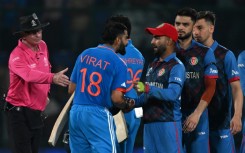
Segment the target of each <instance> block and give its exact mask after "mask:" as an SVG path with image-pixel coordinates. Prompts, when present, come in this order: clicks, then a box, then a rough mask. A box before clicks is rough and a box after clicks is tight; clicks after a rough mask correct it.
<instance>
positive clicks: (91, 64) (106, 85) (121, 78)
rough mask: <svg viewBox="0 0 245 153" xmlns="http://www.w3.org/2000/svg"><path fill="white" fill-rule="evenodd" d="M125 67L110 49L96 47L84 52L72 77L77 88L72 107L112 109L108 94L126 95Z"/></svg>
mask: <svg viewBox="0 0 245 153" xmlns="http://www.w3.org/2000/svg"><path fill="white" fill-rule="evenodd" d="M126 77H127V67H126V64H125V63H124V62H123V60H122V59H120V58H119V57H118V55H117V54H116V53H115V52H114V50H113V48H110V47H108V46H106V45H99V46H98V47H95V48H89V49H87V50H85V51H83V52H82V53H81V54H80V55H79V56H78V58H77V61H76V64H75V67H74V69H73V72H72V75H71V82H73V83H75V84H76V90H75V95H74V100H73V104H78V105H99V106H102V107H107V108H111V107H112V101H111V93H112V91H113V90H116V89H120V88H121V89H120V90H122V91H126V80H127V79H126Z"/></svg>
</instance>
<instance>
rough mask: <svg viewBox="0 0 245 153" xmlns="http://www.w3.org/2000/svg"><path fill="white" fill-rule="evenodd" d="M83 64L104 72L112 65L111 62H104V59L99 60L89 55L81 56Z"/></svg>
mask: <svg viewBox="0 0 245 153" xmlns="http://www.w3.org/2000/svg"><path fill="white" fill-rule="evenodd" d="M122 61H123V60H122ZM81 63H86V64H88V65H92V66H94V67H99V68H100V69H102V70H105V69H106V68H107V66H108V65H110V62H107V61H104V60H102V59H97V58H96V57H93V56H89V55H85V56H81Z"/></svg>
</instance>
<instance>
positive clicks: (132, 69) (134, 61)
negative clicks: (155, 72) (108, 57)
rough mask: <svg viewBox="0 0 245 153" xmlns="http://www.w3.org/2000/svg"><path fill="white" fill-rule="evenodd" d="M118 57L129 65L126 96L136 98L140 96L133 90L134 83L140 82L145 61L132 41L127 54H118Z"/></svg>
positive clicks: (129, 42)
mask: <svg viewBox="0 0 245 153" xmlns="http://www.w3.org/2000/svg"><path fill="white" fill-rule="evenodd" d="M118 56H119V57H120V58H121V59H123V61H124V62H125V63H126V64H127V68H128V69H127V70H128V73H127V82H126V84H127V90H126V96H127V97H130V98H136V97H137V96H138V95H137V92H136V90H135V89H134V88H133V86H134V85H133V81H139V80H140V78H141V74H142V71H143V67H144V63H145V59H144V57H143V56H142V54H141V53H140V52H139V50H138V49H137V48H135V47H134V46H133V44H132V40H129V41H128V45H127V47H126V54H125V55H121V54H118Z"/></svg>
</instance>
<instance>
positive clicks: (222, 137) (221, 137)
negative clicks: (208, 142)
mask: <svg viewBox="0 0 245 153" xmlns="http://www.w3.org/2000/svg"><path fill="white" fill-rule="evenodd" d="M225 138H228V135H221V136H220V139H225Z"/></svg>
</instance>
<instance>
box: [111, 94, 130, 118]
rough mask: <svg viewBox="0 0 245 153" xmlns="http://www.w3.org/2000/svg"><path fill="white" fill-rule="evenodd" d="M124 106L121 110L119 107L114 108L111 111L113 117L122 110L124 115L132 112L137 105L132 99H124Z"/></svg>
mask: <svg viewBox="0 0 245 153" xmlns="http://www.w3.org/2000/svg"><path fill="white" fill-rule="evenodd" d="M122 104H123V105H121V107H120V108H119V107H118V106H115V105H114V106H112V108H110V109H109V111H110V112H111V114H112V115H116V114H117V113H118V112H119V111H120V110H122V111H123V112H124V113H127V112H130V111H131V110H132V109H133V108H134V105H135V101H134V99H132V98H129V97H123V103H122Z"/></svg>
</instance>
